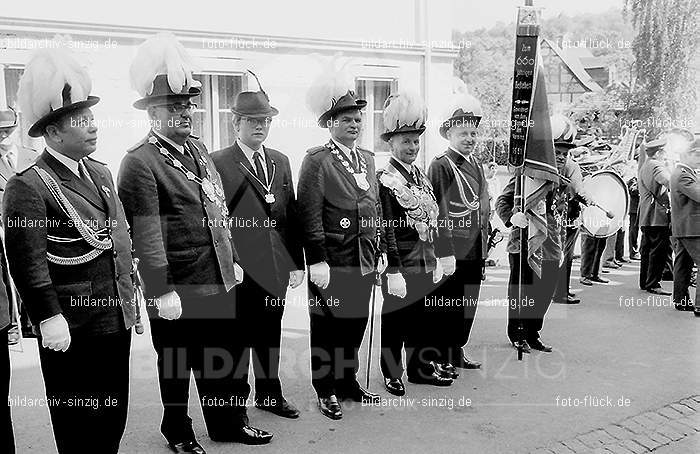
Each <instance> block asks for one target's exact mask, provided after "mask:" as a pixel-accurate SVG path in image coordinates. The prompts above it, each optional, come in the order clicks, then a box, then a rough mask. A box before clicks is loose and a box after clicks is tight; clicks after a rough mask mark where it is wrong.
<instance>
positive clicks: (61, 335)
mask: <svg viewBox="0 0 700 454" xmlns="http://www.w3.org/2000/svg"><path fill="white" fill-rule="evenodd" d="M39 331H40V332H41V345H42V346H44V347H46V348H50V349H51V350H55V351H62V352H65V351H66V350H68V347H70V330H69V329H68V322H67V321H66V318H65V317H64V316H63V314H58V315H54V316H53V317H51V318H47V319H46V320H44V321H43V322H41V323H39Z"/></svg>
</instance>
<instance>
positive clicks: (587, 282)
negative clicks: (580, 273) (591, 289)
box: [579, 277, 593, 285]
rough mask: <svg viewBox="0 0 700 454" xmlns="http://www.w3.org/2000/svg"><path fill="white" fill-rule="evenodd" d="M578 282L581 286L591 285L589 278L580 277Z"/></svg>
mask: <svg viewBox="0 0 700 454" xmlns="http://www.w3.org/2000/svg"><path fill="white" fill-rule="evenodd" d="M579 282H580V283H581V285H593V282H592V281H591V278H589V277H582V278H581V279H580V280H579Z"/></svg>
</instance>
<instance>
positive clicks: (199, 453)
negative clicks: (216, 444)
mask: <svg viewBox="0 0 700 454" xmlns="http://www.w3.org/2000/svg"><path fill="white" fill-rule="evenodd" d="M168 447H169V448H170V450H171V451H172V452H177V453H185V452H191V453H194V454H207V452H206V451H205V450H204V448H202V445H200V444H199V443H197V440H190V441H183V442H180V443H168Z"/></svg>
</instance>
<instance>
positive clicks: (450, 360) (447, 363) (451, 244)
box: [428, 80, 490, 378]
mask: <svg viewBox="0 0 700 454" xmlns="http://www.w3.org/2000/svg"><path fill="white" fill-rule="evenodd" d="M455 91H456V93H455V95H454V99H453V100H452V101H451V104H450V106H449V108H448V114H447V118H446V119H445V121H444V122H443V123H442V124H441V125H440V135H441V136H442V137H443V138H444V139H446V140H448V141H449V146H448V148H447V150H446V151H445V152H444V153H442V154H441V155H439V156H437V157H435V159H433V161H432V162H431V163H430V167H429V168H428V177H429V178H430V182H431V184H432V185H433V189H434V191H435V198H436V200H437V203H438V207H439V210H440V211H439V215H438V219H439V221H438V225H439V228H438V239H437V242H436V244H435V253H436V255H437V256H438V257H439V260H440V263H441V265H442V269H443V271H444V273H445V276H446V277H445V281H444V282H443V283H442V284H441V285H440V287H439V288H438V289H437V294H438V295H440V296H443V297H445V298H447V299H449V300H450V301H451V302H452V304H451V305H450V306H448V307H447V309H446V310H445V311H444V312H443V314H442V315H441V316H440V319H441V320H440V322H439V325H440V332H441V333H442V335H441V336H440V337H441V339H439V341H440V344H441V345H440V358H439V360H438V363H439V365H440V366H439V371H440V373H441V374H442V375H443V376H447V377H451V378H457V376H458V375H459V374H458V373H457V371H456V370H455V367H459V368H463V369H479V368H480V367H481V364H480V363H478V362H476V361H472V360H470V359H469V358H467V356H466V355H465V353H464V351H463V350H462V348H463V346H465V345H466V344H467V342H468V341H469V334H470V332H471V329H472V324H473V323H474V316H475V314H476V307H477V302H478V301H479V291H480V289H481V278H482V273H483V269H484V261H485V259H486V256H487V243H488V226H489V212H490V204H489V192H488V185H487V183H486V177H485V176H484V170H483V168H482V166H481V164H480V163H479V162H478V160H477V159H476V157H475V156H474V153H473V152H474V150H475V149H476V145H477V141H478V135H479V131H478V127H479V121H480V120H481V116H482V113H481V104H480V103H479V101H478V100H477V99H476V98H474V97H473V96H471V95H470V94H468V93H467V92H466V86H465V85H464V83H463V82H462V81H461V80H459V81H458V85H457V86H456V87H455Z"/></svg>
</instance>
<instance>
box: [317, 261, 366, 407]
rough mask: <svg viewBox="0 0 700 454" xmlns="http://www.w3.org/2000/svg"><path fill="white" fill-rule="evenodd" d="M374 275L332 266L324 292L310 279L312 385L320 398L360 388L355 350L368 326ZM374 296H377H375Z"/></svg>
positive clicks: (350, 268)
mask: <svg viewBox="0 0 700 454" xmlns="http://www.w3.org/2000/svg"><path fill="white" fill-rule="evenodd" d="M373 285H374V273H370V274H367V275H364V276H363V275H362V273H361V271H360V269H359V267H347V268H340V267H331V271H330V282H329V285H328V287H326V289H325V290H324V289H320V288H318V287H317V286H316V285H315V284H314V283H313V282H311V281H310V280H309V318H310V322H311V323H310V328H311V331H310V345H311V384H312V385H313V387H314V390H316V394H317V395H318V397H319V398H326V397H329V396H331V395H334V394H337V395H339V397H342V396H343V395H344V393H346V392H348V391H350V390H352V389H353V388H354V387H356V386H359V383H358V382H357V370H358V367H359V359H358V351H359V349H360V344H362V338H363V336H364V333H365V329H366V327H367V318H368V315H369V304H370V297H371V293H372V286H373ZM375 297H376V295H375Z"/></svg>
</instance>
